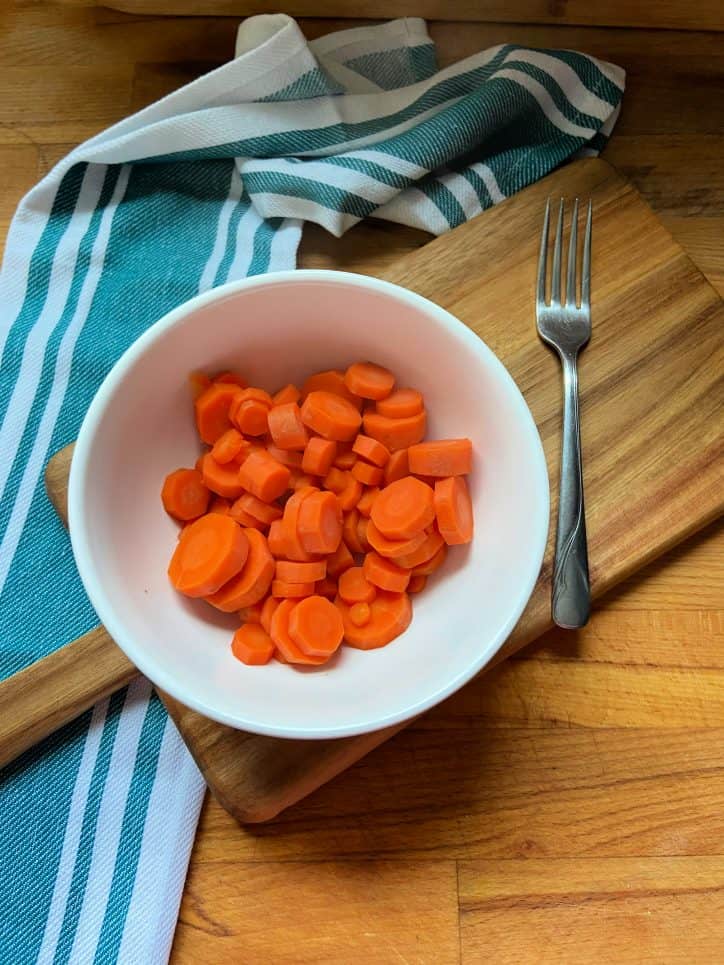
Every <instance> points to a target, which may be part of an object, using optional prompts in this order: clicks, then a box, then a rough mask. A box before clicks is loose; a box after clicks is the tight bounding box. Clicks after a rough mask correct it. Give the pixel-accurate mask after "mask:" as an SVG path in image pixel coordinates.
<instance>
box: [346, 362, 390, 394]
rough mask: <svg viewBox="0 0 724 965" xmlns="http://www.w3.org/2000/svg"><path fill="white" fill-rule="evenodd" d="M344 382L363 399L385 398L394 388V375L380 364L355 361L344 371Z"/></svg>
mask: <svg viewBox="0 0 724 965" xmlns="http://www.w3.org/2000/svg"><path fill="white" fill-rule="evenodd" d="M344 384H345V385H346V386H347V388H348V389H349V391H350V392H354V394H355V395H360V396H362V398H363V399H375V400H376V399H385V398H386V397H387V396H388V395H389V394H390V392H392V389H393V388H394V385H395V377H394V375H393V374H392V372H390V371H389V370H388V369H383V368H382V366H381V365H374V364H373V363H372V362H355V363H354V365H350V367H349V368H348V369H347V371H346V372H345V373H344Z"/></svg>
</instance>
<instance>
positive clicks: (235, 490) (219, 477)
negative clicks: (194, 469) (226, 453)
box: [201, 452, 244, 499]
mask: <svg viewBox="0 0 724 965" xmlns="http://www.w3.org/2000/svg"><path fill="white" fill-rule="evenodd" d="M201 477H202V479H203V481H204V485H205V486H208V488H209V489H210V490H211V492H212V493H216V494H217V495H218V496H225V497H226V498H227V499H238V497H239V496H241V494H242V492H243V491H244V487H243V485H242V483H241V481H240V480H239V469H238V468H237V467H236V465H235V464H234V463H233V462H232V463H230V464H229V463H227V464H226V465H224V466H222V465H220V464H219V463H218V462H217V461H216V460H215V459H214V457H213V456H212V455H211V453H210V452H207V453H206V455H205V456H204V457H203V458H202V460H201Z"/></svg>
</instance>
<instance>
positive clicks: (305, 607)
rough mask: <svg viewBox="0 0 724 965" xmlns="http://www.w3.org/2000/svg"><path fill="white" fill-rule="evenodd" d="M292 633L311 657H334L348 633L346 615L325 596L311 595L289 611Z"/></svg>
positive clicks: (300, 647) (290, 633)
mask: <svg viewBox="0 0 724 965" xmlns="http://www.w3.org/2000/svg"><path fill="white" fill-rule="evenodd" d="M289 636H290V637H291V638H292V640H293V641H294V642H295V643H296V645H297V646H298V647H299V649H300V650H302V651H303V652H304V653H306V654H308V655H309V656H310V657H325V658H326V657H331V656H332V654H333V653H334V652H335V651H336V650H337V649H338V647H339V645H340V644H341V643H342V637H343V636H344V627H343V626H342V615H341V614H340V612H339V610H338V609H337V607H336V606H335V605H334V604H333V603H330V601H329V600H326V599H325V598H324V597H323V596H308V597H307V598H306V600H302V601H301V602H300V603H298V604H297V606H295V607H294V609H293V610H292V611H291V613H290V614H289Z"/></svg>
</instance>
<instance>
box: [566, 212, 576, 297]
mask: <svg viewBox="0 0 724 965" xmlns="http://www.w3.org/2000/svg"><path fill="white" fill-rule="evenodd" d="M577 248H578V198H576V200H575V201H574V202H573V214H572V215H571V238H570V241H569V242H568V274H567V275H566V305H567V306H568V307H569V308H575V307H576V251H577Z"/></svg>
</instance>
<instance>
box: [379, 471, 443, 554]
mask: <svg viewBox="0 0 724 965" xmlns="http://www.w3.org/2000/svg"><path fill="white" fill-rule="evenodd" d="M370 519H371V520H372V522H373V523H374V524H375V526H376V527H377V529H378V530H379V531H380V532H381V533H382V535H383V536H386V537H387V538H388V539H409V538H410V537H411V536H414V535H415V534H416V533H419V532H420V530H422V529H425V527H426V526H429V525H430V523H432V521H433V520H434V519H435V505H434V493H433V491H432V489H431V488H430V487H429V486H428V485H426V483H424V482H420V480H419V479H415V478H414V477H412V476H406V477H405V478H404V479H398V480H397V482H393V483H390V485H389V486H386V487H385V488H384V489H383V490H382V492H381V493H380V494H379V496H378V497H377V499H376V500H375V504H374V506H373V507H372V512H371V514H370Z"/></svg>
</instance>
